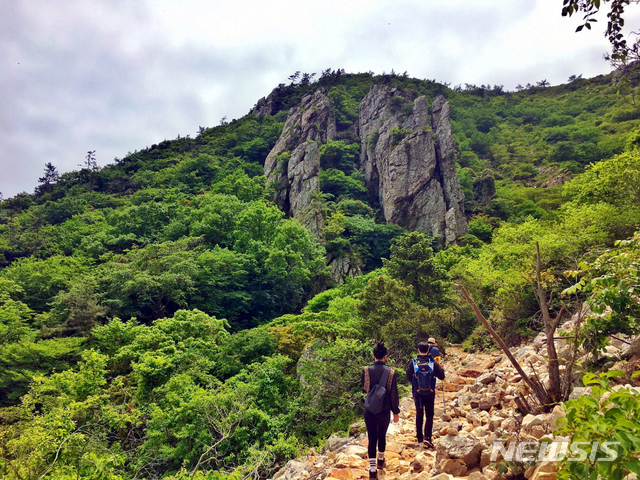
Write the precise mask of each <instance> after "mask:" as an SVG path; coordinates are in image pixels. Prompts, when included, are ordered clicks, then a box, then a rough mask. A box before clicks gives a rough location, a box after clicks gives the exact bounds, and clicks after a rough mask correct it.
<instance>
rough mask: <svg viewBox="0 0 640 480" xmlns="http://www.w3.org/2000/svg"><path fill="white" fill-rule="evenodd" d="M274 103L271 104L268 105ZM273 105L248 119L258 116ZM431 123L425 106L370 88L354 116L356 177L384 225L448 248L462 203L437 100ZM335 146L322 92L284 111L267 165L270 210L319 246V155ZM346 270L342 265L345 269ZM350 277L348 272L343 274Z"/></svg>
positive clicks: (461, 228)
mask: <svg viewBox="0 0 640 480" xmlns="http://www.w3.org/2000/svg"><path fill="white" fill-rule="evenodd" d="M271 103H272V102H271ZM269 105H270V99H269V97H267V99H263V100H260V102H258V104H257V105H256V107H255V108H254V110H253V111H252V113H255V114H258V115H262V114H263V113H264V114H268V113H265V112H267V110H269V109H270V108H272V107H269ZM432 110H433V114H432V115H430V112H429V105H428V103H427V99H426V98H425V97H423V96H420V97H417V98H415V95H413V96H411V95H409V94H407V93H405V92H403V91H401V90H399V89H397V88H391V87H390V86H388V85H377V84H376V85H373V86H372V87H371V90H370V91H369V93H368V94H367V95H366V96H365V97H364V99H363V100H362V102H361V104H360V108H359V119H358V124H357V126H356V128H355V131H356V134H357V136H358V137H359V138H360V140H361V152H360V161H359V165H358V167H359V169H360V170H361V171H362V173H363V174H364V179H365V183H366V186H367V188H368V191H369V193H370V196H371V197H372V198H374V199H377V200H378V201H379V203H380V206H381V208H382V212H383V215H384V218H385V220H386V221H387V222H389V223H394V224H397V225H400V226H402V227H405V228H407V229H409V230H418V231H422V232H425V233H430V234H432V235H434V236H435V237H437V238H439V239H440V241H441V242H442V243H446V244H450V243H453V242H455V241H456V239H457V238H459V237H460V236H462V235H464V234H465V233H466V232H467V222H466V218H465V216H464V195H463V193H462V190H461V188H460V184H459V181H458V176H457V173H456V170H455V149H454V147H455V145H454V141H453V138H452V136H451V123H450V119H449V104H448V103H447V102H446V101H445V99H444V97H442V96H439V97H437V98H436V99H435V100H434V102H433V108H432ZM335 138H336V120H335V116H334V113H333V108H332V104H331V101H330V99H329V97H328V94H327V90H326V89H325V88H318V89H317V90H316V91H315V92H313V93H312V94H308V95H306V96H304V97H303V98H302V100H301V102H300V104H299V105H297V106H296V107H294V108H292V109H291V110H290V111H289V115H288V117H287V120H286V122H285V125H284V128H283V131H282V134H281V135H280V138H279V139H278V141H277V142H276V144H275V146H274V147H273V149H272V150H271V152H270V153H269V155H268V156H267V158H266V160H265V166H264V172H265V176H266V177H267V180H268V181H269V182H271V184H272V185H274V186H275V195H274V198H273V199H274V201H275V203H276V204H277V205H278V206H279V207H280V208H281V209H282V210H283V211H285V212H287V213H288V214H289V215H292V216H294V217H296V218H298V219H300V220H301V222H302V223H303V224H304V225H305V226H307V228H309V229H310V230H311V231H312V232H313V233H314V234H315V235H316V237H317V238H321V236H322V229H323V227H324V217H323V215H322V214H321V213H320V212H319V208H320V207H321V205H319V202H317V201H316V202H314V192H315V191H316V190H319V188H320V182H319V177H318V175H319V173H320V147H321V145H322V144H324V143H326V142H327V140H329V139H331V140H334V139H335ZM342 267H343V268H342V270H344V267H345V265H343V266H342ZM347 270H348V269H347Z"/></svg>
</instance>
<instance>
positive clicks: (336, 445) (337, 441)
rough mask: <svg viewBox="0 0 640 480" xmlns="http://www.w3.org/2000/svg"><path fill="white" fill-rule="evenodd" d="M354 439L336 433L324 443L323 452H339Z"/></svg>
mask: <svg viewBox="0 0 640 480" xmlns="http://www.w3.org/2000/svg"><path fill="white" fill-rule="evenodd" d="M352 441H353V439H352V438H349V437H346V438H343V437H337V436H335V435H331V436H330V437H329V438H328V439H327V441H326V442H325V444H324V447H323V449H322V451H323V452H337V451H338V450H340V449H341V448H342V447H344V446H345V445H348V444H350V443H351V442H352Z"/></svg>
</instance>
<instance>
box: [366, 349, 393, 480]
mask: <svg viewBox="0 0 640 480" xmlns="http://www.w3.org/2000/svg"><path fill="white" fill-rule="evenodd" d="M373 357H374V360H375V363H374V364H373V365H370V366H368V367H364V371H363V372H362V379H361V380H362V388H363V389H364V391H365V393H366V394H367V396H366V398H365V401H364V423H365V425H366V426H367V436H368V437H369V449H368V450H369V478H378V469H379V468H380V469H382V468H384V466H385V459H384V451H385V449H386V446H387V429H388V428H389V422H390V420H391V412H393V421H394V422H395V423H397V422H398V421H399V419H400V418H399V416H398V415H399V414H400V400H399V398H398V383H397V379H396V373H395V371H394V370H393V368H391V367H387V366H386V365H385V362H386V360H387V348H386V347H385V346H384V342H378V343H377V344H376V346H375V347H374V348H373ZM376 449H377V451H378V455H377V456H376Z"/></svg>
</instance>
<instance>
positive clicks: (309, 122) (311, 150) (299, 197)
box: [264, 88, 336, 226]
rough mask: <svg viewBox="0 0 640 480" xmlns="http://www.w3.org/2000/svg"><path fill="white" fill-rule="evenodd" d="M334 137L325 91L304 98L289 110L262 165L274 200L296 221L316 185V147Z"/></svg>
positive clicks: (309, 201)
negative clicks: (278, 136)
mask: <svg viewBox="0 0 640 480" xmlns="http://www.w3.org/2000/svg"><path fill="white" fill-rule="evenodd" d="M335 134H336V126H335V118H334V116H333V114H332V111H331V103H330V101H329V98H328V97H327V90H326V89H324V88H319V89H318V90H316V91H315V92H314V93H313V94H309V95H306V96H304V97H303V98H302V100H301V102H300V104H299V105H298V106H297V107H294V108H292V109H291V110H290V111H289V115H288V117H287V120H286V122H285V124H284V128H283V130H282V134H281V135H280V138H279V139H278V141H277V142H276V144H275V146H274V147H273V149H271V152H269V155H267V159H266V160H265V165H264V173H265V176H266V177H267V180H268V181H270V182H273V183H274V184H275V186H276V196H275V198H274V200H275V202H276V204H277V205H278V206H279V207H280V208H281V209H282V210H284V211H285V212H287V213H288V214H290V215H292V216H294V217H296V218H300V217H301V216H302V214H303V213H304V212H305V210H306V209H307V207H308V206H309V205H310V204H311V201H312V198H313V196H312V194H313V192H314V191H315V190H318V188H319V185H320V184H319V180H318V173H319V172H320V152H319V146H320V144H322V143H325V142H326V141H327V139H333V138H335ZM314 218H315V215H314ZM303 223H305V222H303ZM307 226H309V225H307Z"/></svg>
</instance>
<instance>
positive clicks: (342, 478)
mask: <svg viewBox="0 0 640 480" xmlns="http://www.w3.org/2000/svg"><path fill="white" fill-rule="evenodd" d="M326 478H335V479H336V480H356V477H354V475H353V472H352V471H351V469H350V468H333V469H331V471H330V472H329V475H328V476H327V477H326ZM274 480H275V479H274Z"/></svg>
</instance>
